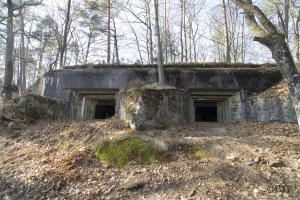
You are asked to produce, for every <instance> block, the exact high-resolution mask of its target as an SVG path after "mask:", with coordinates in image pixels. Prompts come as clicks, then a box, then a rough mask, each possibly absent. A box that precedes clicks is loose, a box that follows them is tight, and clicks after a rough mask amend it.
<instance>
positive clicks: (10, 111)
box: [0, 94, 66, 121]
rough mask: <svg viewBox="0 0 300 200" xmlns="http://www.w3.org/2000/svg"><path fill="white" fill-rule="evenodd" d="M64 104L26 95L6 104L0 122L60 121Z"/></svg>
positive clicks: (63, 112)
mask: <svg viewBox="0 0 300 200" xmlns="http://www.w3.org/2000/svg"><path fill="white" fill-rule="evenodd" d="M65 108H66V105H65V103H63V102H61V101H57V100H55V99H51V98H48V97H43V96H39V95H33V94H28V95H24V96H21V97H18V98H15V99H14V100H13V101H11V102H8V103H6V104H5V106H4V107H3V111H2V112H1V113H0V120H6V121H31V120H39V119H55V120H57V119H60V118H63V117H64V114H65Z"/></svg>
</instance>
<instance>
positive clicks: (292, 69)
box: [233, 0, 300, 127]
mask: <svg viewBox="0 0 300 200" xmlns="http://www.w3.org/2000/svg"><path fill="white" fill-rule="evenodd" d="M233 2H234V3H235V4H237V5H238V6H239V7H241V8H242V9H243V10H244V11H245V15H246V20H247V24H248V26H249V28H250V29H251V32H252V34H253V35H255V37H254V40H255V41H258V42H260V43H261V44H263V45H264V46H266V47H268V48H269V49H270V50H271V52H272V56H273V58H274V60H275V61H276V63H277V64H278V66H279V68H280V72H281V75H282V78H283V80H284V82H285V83H286V84H287V86H288V89H289V93H290V97H291V100H292V102H293V106H294V108H295V111H296V115H297V120H298V125H299V127H300V75H299V72H298V70H297V68H296V66H295V63H294V59H293V56H292V54H291V52H290V50H289V47H288V44H287V42H286V40H285V39H286V37H285V35H284V34H281V33H280V32H279V31H278V30H277V28H276V26H275V25H274V24H273V23H272V22H271V21H270V20H269V19H268V18H267V16H266V15H265V14H264V13H263V12H262V11H261V10H260V9H259V8H258V7H257V6H254V5H253V4H252V2H251V1H247V2H245V1H243V0H233ZM256 19H258V20H259V22H260V23H258V22H257V21H256Z"/></svg>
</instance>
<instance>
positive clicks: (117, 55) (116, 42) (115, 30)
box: [112, 17, 120, 64]
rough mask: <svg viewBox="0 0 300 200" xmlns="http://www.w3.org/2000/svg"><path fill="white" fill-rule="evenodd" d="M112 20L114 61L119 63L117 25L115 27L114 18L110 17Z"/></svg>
mask: <svg viewBox="0 0 300 200" xmlns="http://www.w3.org/2000/svg"><path fill="white" fill-rule="evenodd" d="M112 20H113V26H114V46H115V51H116V61H117V62H116V63H117V64H120V57H119V46H118V35H117V27H116V22H115V18H114V17H113V18H112Z"/></svg>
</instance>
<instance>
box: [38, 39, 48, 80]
mask: <svg viewBox="0 0 300 200" xmlns="http://www.w3.org/2000/svg"><path fill="white" fill-rule="evenodd" d="M41 45H42V48H41V49H40V52H39V68H38V78H40V77H41V76H42V68H43V59H44V52H45V48H46V44H45V42H43V43H42V44H41Z"/></svg>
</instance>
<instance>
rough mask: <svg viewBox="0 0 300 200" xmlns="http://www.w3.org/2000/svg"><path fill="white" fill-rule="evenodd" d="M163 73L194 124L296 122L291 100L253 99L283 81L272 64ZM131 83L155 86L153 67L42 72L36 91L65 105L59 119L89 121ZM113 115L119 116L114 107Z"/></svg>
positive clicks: (187, 67)
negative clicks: (183, 97)
mask: <svg viewBox="0 0 300 200" xmlns="http://www.w3.org/2000/svg"><path fill="white" fill-rule="evenodd" d="M165 72H166V82H167V83H168V84H169V85H171V86H174V87H176V88H182V89H185V90H188V91H190V93H191V95H192V99H193V101H194V104H193V105H194V107H195V109H192V111H193V113H192V112H190V117H194V119H193V120H194V121H204V122H205V121H214V122H216V121H217V122H220V123H232V122H233V123H234V122H248V121H259V122H267V121H280V122H296V117H295V114H294V109H293V106H292V104H291V102H290V101H280V100H279V99H278V98H277V97H274V98H269V99H268V98H267V97H264V96H263V97H260V98H258V99H256V98H252V97H253V96H256V95H258V94H260V93H262V92H264V91H266V90H268V89H270V88H271V87H273V86H276V85H277V84H278V83H279V82H280V81H281V80H282V77H281V74H280V71H279V69H278V67H277V66H276V65H271V64H263V65H252V64H230V65H228V64H224V63H194V64H193V63H191V64H170V65H165ZM132 80H142V81H143V82H145V83H146V84H152V83H155V82H157V81H158V80H157V66H156V65H143V66H137V65H83V66H70V67H66V68H65V69H63V70H55V71H51V72H49V73H47V74H45V76H44V78H43V81H42V83H43V85H42V87H41V91H40V92H41V94H42V95H43V96H46V97H50V98H55V99H58V100H60V101H62V102H64V103H65V105H66V106H65V107H64V109H63V113H62V115H63V116H64V118H66V119H76V120H94V119H95V118H96V119H98V118H99V119H101V118H108V117H110V116H112V115H113V111H112V110H113V107H114V106H113V105H114V104H115V105H116V103H115V102H116V100H117V99H116V98H115V94H116V93H117V92H118V91H119V90H120V89H122V88H123V87H124V86H126V84H128V82H130V81H132ZM107 101H110V103H107ZM115 111H116V114H118V111H119V108H117V106H116V108H115ZM117 117H118V116H117Z"/></svg>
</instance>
